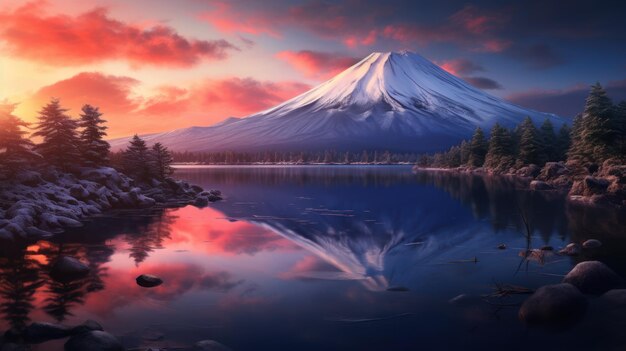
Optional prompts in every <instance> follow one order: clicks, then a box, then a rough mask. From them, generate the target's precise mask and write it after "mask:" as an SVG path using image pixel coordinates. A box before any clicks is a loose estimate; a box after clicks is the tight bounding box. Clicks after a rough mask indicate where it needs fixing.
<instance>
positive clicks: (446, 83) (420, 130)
mask: <svg viewBox="0 0 626 351" xmlns="http://www.w3.org/2000/svg"><path fill="white" fill-rule="evenodd" d="M525 116H530V117H531V118H532V119H533V120H534V121H535V122H537V123H541V122H542V121H543V120H544V119H545V118H551V119H554V120H555V122H557V123H559V124H560V123H562V121H561V119H560V118H559V117H557V116H555V115H551V114H546V113H541V112H537V111H532V110H528V109H524V108H523V107H520V106H517V105H514V104H511V103H509V102H507V101H504V100H502V99H500V98H497V97H494V96H491V95H489V94H487V93H485V92H484V91H481V90H479V89H477V88H475V87H473V86H471V85H470V84H468V83H467V82H465V81H463V80H462V79H460V78H457V77H455V76H454V75H452V74H450V73H448V72H446V71H444V70H443V69H442V68H440V67H439V66H437V65H435V64H433V63H432V62H430V61H428V60H427V59H425V58H423V57H422V56H420V55H418V54H415V53H411V52H400V53H396V52H387V53H373V54H371V55H369V56H368V57H366V58H365V59H363V60H362V61H360V62H359V63H357V64H355V65H354V66H352V67H350V68H348V69H346V70H345V71H343V72H342V73H340V74H338V75H337V76H335V77H334V78H332V79H330V80H328V81H326V82H325V83H322V84H321V85H319V86H317V87H315V88H313V89H312V90H310V91H308V92H306V93H304V94H302V95H299V96H297V97H295V98H293V99H291V100H288V101H286V102H284V103H282V104H280V105H278V106H276V107H273V108H271V109H269V110H266V111H262V112H259V113H256V114H253V115H251V116H248V117H246V118H230V119H228V120H226V121H224V122H221V123H218V124H216V125H213V126H210V127H190V128H185V129H179V130H174V131H171V132H166V133H158V134H151V135H145V136H144V137H145V139H146V140H147V141H148V142H149V143H153V142H161V143H163V144H165V145H166V146H168V147H169V148H171V149H173V150H176V151H228V150H231V151H259V150H277V151H290V150H293V151H299V150H300V151H310V150H323V149H330V148H335V149H337V150H352V151H357V150H362V149H370V150H371V149H377V150H392V151H417V152H422V151H433V150H437V149H441V148H444V147H447V146H450V145H452V144H454V143H457V142H459V141H460V140H461V139H463V138H469V137H471V135H472V133H473V131H474V130H475V129H476V127H477V126H480V127H483V128H485V129H489V128H491V126H493V124H495V123H496V122H499V123H500V124H502V125H505V126H508V127H511V126H513V125H515V124H517V123H519V122H520V121H521V120H522V119H523V118H524V117H525ZM127 140H128V138H123V139H117V140H114V141H112V146H113V148H114V149H119V148H121V147H123V146H124V145H125V143H126V141H127Z"/></svg>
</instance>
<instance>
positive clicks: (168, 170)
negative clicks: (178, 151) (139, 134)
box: [150, 143, 174, 180]
mask: <svg viewBox="0 0 626 351" xmlns="http://www.w3.org/2000/svg"><path fill="white" fill-rule="evenodd" d="M150 158H151V167H152V171H151V173H152V174H153V175H154V176H155V177H156V178H157V179H160V180H163V179H165V178H167V177H169V176H170V175H172V173H173V172H174V169H173V168H172V162H174V161H173V159H172V154H171V153H170V151H169V150H168V149H167V148H166V147H165V146H163V144H161V143H156V144H154V145H153V146H152V149H151V150H150Z"/></svg>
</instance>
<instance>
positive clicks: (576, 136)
mask: <svg viewBox="0 0 626 351" xmlns="http://www.w3.org/2000/svg"><path fill="white" fill-rule="evenodd" d="M589 157H590V156H589V155H588V153H587V150H586V148H585V145H584V142H583V116H582V114H578V115H576V117H574V122H573V123H572V130H571V132H570V146H569V149H568V150H567V160H568V161H580V162H584V161H586V160H588V159H589Z"/></svg>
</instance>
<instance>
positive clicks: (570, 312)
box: [519, 284, 587, 328]
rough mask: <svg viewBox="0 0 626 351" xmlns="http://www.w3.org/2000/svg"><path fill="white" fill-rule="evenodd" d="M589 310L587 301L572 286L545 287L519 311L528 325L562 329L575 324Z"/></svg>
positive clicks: (556, 285)
mask: <svg viewBox="0 0 626 351" xmlns="http://www.w3.org/2000/svg"><path fill="white" fill-rule="evenodd" d="M586 310H587V299H586V298H585V296H584V295H583V294H582V293H581V292H580V291H578V289H576V287H575V286H573V285H571V284H555V285H546V286H543V287H541V288H539V289H537V291H535V293H534V294H532V295H531V296H530V297H529V298H528V299H526V301H524V303H523V304H522V307H521V308H520V310H519V318H520V319H521V320H522V321H523V322H525V323H526V324H528V325H534V326H543V327H550V328H562V327H567V326H571V325H573V324H575V323H576V322H578V321H579V320H580V319H581V318H582V317H583V316H584V315H585V312H586Z"/></svg>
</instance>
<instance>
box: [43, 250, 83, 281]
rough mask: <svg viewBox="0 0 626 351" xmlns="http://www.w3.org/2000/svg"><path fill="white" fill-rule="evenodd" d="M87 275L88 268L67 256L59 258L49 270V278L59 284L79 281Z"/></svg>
mask: <svg viewBox="0 0 626 351" xmlns="http://www.w3.org/2000/svg"><path fill="white" fill-rule="evenodd" d="M87 274H89V266H87V265H86V264H84V263H82V262H80V261H79V260H77V259H75V258H74V257H69V256H62V257H61V258H59V259H58V260H57V261H56V262H55V263H54V265H53V266H52V269H51V270H50V277H52V279H54V280H56V281H59V282H70V281H73V280H77V279H81V278H84V277H85V276H87Z"/></svg>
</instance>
